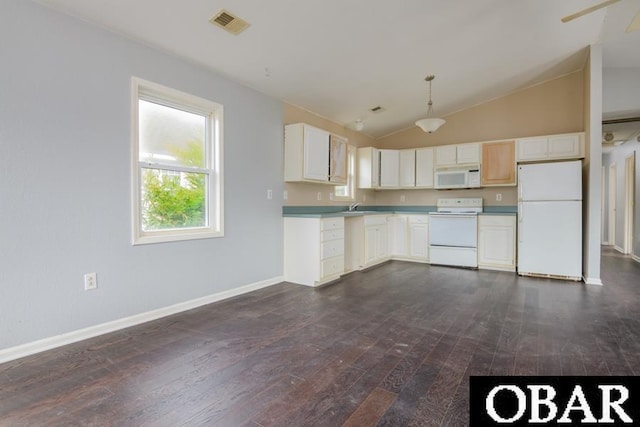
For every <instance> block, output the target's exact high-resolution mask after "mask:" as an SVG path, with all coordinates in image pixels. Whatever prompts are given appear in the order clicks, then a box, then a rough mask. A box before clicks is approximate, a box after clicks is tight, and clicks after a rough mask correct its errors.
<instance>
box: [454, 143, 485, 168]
mask: <svg viewBox="0 0 640 427" xmlns="http://www.w3.org/2000/svg"><path fill="white" fill-rule="evenodd" d="M456 157H457V163H458V164H466V163H476V164H477V163H480V144H478V143H473V144H460V145H457V146H456Z"/></svg>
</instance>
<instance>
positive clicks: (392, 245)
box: [388, 215, 409, 258]
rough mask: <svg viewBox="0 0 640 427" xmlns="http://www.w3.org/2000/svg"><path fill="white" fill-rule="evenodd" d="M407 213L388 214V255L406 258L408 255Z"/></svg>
mask: <svg viewBox="0 0 640 427" xmlns="http://www.w3.org/2000/svg"><path fill="white" fill-rule="evenodd" d="M408 224H409V216H408V215H390V216H389V221H388V225H389V255H391V257H392V258H406V257H407V256H408V255H409V245H408V241H409V234H408Z"/></svg>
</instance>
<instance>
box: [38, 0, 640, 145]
mask: <svg viewBox="0 0 640 427" xmlns="http://www.w3.org/2000/svg"><path fill="white" fill-rule="evenodd" d="M37 1H38V2H39V3H43V4H46V5H49V6H52V7H54V8H57V9H60V10H62V11H64V12H66V13H69V14H71V15H74V16H77V17H80V18H81V19H83V20H86V21H88V22H91V23H94V24H97V25H99V26H102V27H105V28H108V29H110V30H112V31H115V32H117V33H120V34H124V35H126V36H128V37H131V38H133V39H136V40H139V41H141V42H143V43H145V44H148V45H151V46H155V47H157V48H160V49H162V50H165V51H169V52H172V53H174V54H177V55H179V56H181V57H184V58H188V59H189V60H191V61H196V62H198V63H201V64H203V65H205V66H207V67H209V68H210V69H212V70H215V71H216V72H218V73H220V74H222V75H224V76H227V77H228V78H230V79H232V80H235V81H237V82H239V83H241V84H244V85H246V86H250V87H252V88H255V89H257V90H259V91H261V92H263V93H265V94H268V95H270V96H273V97H275V98H278V99H281V100H284V101H286V102H288V103H291V104H294V105H297V106H300V107H303V108H305V109H307V110H310V111H313V112H315V113H317V114H320V115H322V116H324V117H327V118H329V119H331V120H333V121H335V122H337V123H341V124H345V125H347V126H351V125H352V124H353V122H354V121H355V120H357V119H362V120H363V121H364V125H365V129H364V132H365V133H366V134H368V135H370V136H372V137H381V136H384V135H387V134H390V133H393V132H396V131H399V130H402V129H405V128H408V127H411V126H413V122H414V121H415V120H417V119H419V118H422V117H423V116H424V115H425V114H426V107H427V105H426V104H427V83H426V82H425V81H424V78H425V76H426V75H428V74H435V75H436V78H435V80H434V81H433V102H434V108H435V112H436V115H439V116H446V115H447V114H450V113H452V112H455V111H459V110H462V109H465V108H469V107H471V106H473V105H476V104H479V103H482V102H486V101H488V100H490V99H494V98H497V97H500V96H503V95H505V94H507V93H510V92H513V91H515V90H518V89H522V88H524V87H528V86H531V85H534V84H537V83H540V82H543V81H546V80H549V79H552V78H555V77H559V76H561V75H564V74H567V73H570V72H573V71H576V70H579V69H581V68H582V67H583V65H584V60H585V52H586V51H585V50H584V48H585V47H586V46H588V45H589V44H592V43H596V42H603V52H604V62H605V66H615V67H640V31H636V32H634V33H625V29H626V27H627V25H628V24H629V23H630V22H631V20H632V18H633V16H634V15H635V13H637V12H638V11H640V0H622V1H620V2H619V3H616V4H614V5H612V6H609V7H608V8H606V9H602V10H599V11H597V12H594V13H591V14H589V15H586V16H584V17H582V18H579V19H577V20H574V21H571V22H569V23H566V24H563V23H561V22H560V18H562V17H563V16H565V15H568V14H571V13H574V12H577V11H579V10H581V9H584V8H586V7H588V6H591V5H593V4H596V3H598V2H599V0H562V1H560V0H517V1H514V0H456V1H451V0H403V1H401V2H400V1H399V2H390V1H383V0H347V1H345V0H322V1H319V0H315V1H314V0H306V1H300V0H269V1H265V0H226V1H224V0H189V1H184V0H37ZM223 8H224V9H227V10H228V11H230V12H231V13H233V14H235V15H237V16H239V17H240V18H243V19H245V20H246V21H248V22H249V23H250V24H251V26H250V27H249V28H248V29H247V30H246V31H245V32H244V33H242V34H240V35H238V36H234V35H231V34H228V33H227V32H225V31H224V30H222V29H220V28H218V27H216V26H214V25H212V24H210V23H209V22H208V21H209V19H210V18H211V17H212V16H213V15H214V14H215V13H217V12H218V11H219V10H220V9H223ZM378 105H379V106H382V107H383V108H384V109H385V110H384V111H383V112H381V113H377V114H374V113H371V112H369V111H368V110H369V109H370V108H372V107H375V106H378Z"/></svg>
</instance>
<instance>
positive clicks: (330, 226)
mask: <svg viewBox="0 0 640 427" xmlns="http://www.w3.org/2000/svg"><path fill="white" fill-rule="evenodd" d="M336 228H344V218H325V219H323V220H322V221H320V229H321V230H322V231H324V230H335V229H336Z"/></svg>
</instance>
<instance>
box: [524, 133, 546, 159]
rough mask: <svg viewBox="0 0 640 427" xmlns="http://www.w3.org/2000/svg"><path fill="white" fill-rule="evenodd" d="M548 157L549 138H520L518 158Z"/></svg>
mask: <svg viewBox="0 0 640 427" xmlns="http://www.w3.org/2000/svg"><path fill="white" fill-rule="evenodd" d="M546 158H547V138H546V137H542V138H523V139H519V140H518V160H523V161H526V160H543V159H546Z"/></svg>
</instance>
